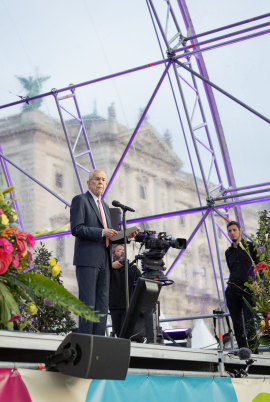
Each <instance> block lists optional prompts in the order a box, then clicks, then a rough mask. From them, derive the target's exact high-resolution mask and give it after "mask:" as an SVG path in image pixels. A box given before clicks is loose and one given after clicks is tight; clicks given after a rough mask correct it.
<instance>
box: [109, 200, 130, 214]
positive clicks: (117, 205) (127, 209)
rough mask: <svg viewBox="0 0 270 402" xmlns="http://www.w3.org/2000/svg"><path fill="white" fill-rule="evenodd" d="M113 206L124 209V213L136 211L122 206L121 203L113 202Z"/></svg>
mask: <svg viewBox="0 0 270 402" xmlns="http://www.w3.org/2000/svg"><path fill="white" fill-rule="evenodd" d="M112 205H113V206H114V207H119V208H122V209H123V210H124V211H130V212H135V209H132V208H130V207H126V206H125V205H123V204H120V202H119V201H113V202H112Z"/></svg>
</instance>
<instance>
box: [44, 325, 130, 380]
mask: <svg viewBox="0 0 270 402" xmlns="http://www.w3.org/2000/svg"><path fill="white" fill-rule="evenodd" d="M129 359H130V341H129V340H127V339H120V338H119V339H118V338H110V337H105V336H97V335H84V334H72V333H71V334H69V335H67V337H66V338H65V339H64V340H63V342H62V343H61V345H60V346H59V348H58V349H57V351H56V353H55V356H50V357H49V358H47V361H46V367H47V368H52V367H53V366H55V367H56V369H57V370H58V371H60V372H61V373H62V374H67V375H70V376H73V377H79V378H91V379H99V380H102V379H106V380H125V378H126V375H127V371H128V367H129Z"/></svg>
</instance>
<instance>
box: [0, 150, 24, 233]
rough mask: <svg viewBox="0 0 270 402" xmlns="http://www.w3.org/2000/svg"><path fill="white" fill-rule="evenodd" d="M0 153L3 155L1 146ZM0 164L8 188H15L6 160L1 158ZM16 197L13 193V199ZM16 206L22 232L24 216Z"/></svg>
mask: <svg viewBox="0 0 270 402" xmlns="http://www.w3.org/2000/svg"><path fill="white" fill-rule="evenodd" d="M0 153H1V154H3V150H2V147H1V145H0ZM0 162H1V166H2V169H3V173H4V176H5V179H6V182H7V186H8V187H13V184H12V180H11V177H10V174H9V170H8V166H7V164H6V161H5V159H4V158H2V157H0ZM15 197H16V194H15V191H12V198H15ZM14 205H15V209H16V211H17V212H18V218H19V222H20V226H21V229H22V231H24V229H23V222H22V216H21V212H20V209H19V205H18V203H17V201H14Z"/></svg>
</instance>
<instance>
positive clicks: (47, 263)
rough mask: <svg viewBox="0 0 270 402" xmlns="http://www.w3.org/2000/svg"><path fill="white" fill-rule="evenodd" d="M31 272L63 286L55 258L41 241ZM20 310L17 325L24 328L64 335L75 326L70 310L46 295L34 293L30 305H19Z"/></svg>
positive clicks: (36, 250) (35, 252) (35, 251)
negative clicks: (41, 295)
mask: <svg viewBox="0 0 270 402" xmlns="http://www.w3.org/2000/svg"><path fill="white" fill-rule="evenodd" d="M31 272H33V273H34V272H36V273H39V274H41V275H44V276H46V277H48V278H50V279H51V280H53V281H55V282H57V283H59V284H60V285H61V286H63V281H62V280H61V268H60V266H59V265H58V264H57V259H56V258H52V252H49V251H48V250H47V249H46V247H45V244H43V243H42V242H40V246H39V247H37V248H36V249H35V250H34V256H33V264H32V266H31ZM37 306H38V308H37ZM20 311H21V315H22V317H21V319H20V321H19V323H18V321H17V325H18V326H19V328H21V327H23V328H24V329H25V330H29V331H32V330H35V331H37V332H45V333H55V334H61V335H64V334H67V333H69V332H71V331H72V330H73V329H74V328H75V327H76V323H75V321H74V320H73V318H72V317H71V314H70V311H69V310H68V309H66V308H64V307H63V306H61V305H60V304H59V303H55V302H53V301H52V300H50V299H48V298H46V297H44V298H43V297H40V296H36V295H35V296H34V297H33V303H32V304H30V306H29V305H28V306H25V305H22V306H20Z"/></svg>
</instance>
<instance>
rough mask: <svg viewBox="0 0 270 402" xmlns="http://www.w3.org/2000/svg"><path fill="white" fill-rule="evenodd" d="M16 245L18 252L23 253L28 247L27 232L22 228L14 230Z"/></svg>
mask: <svg viewBox="0 0 270 402" xmlns="http://www.w3.org/2000/svg"><path fill="white" fill-rule="evenodd" d="M14 236H15V241H16V246H17V249H18V252H19V253H20V254H23V253H24V252H25V251H26V248H27V233H24V232H22V231H21V230H20V229H16V230H15V231H14Z"/></svg>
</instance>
